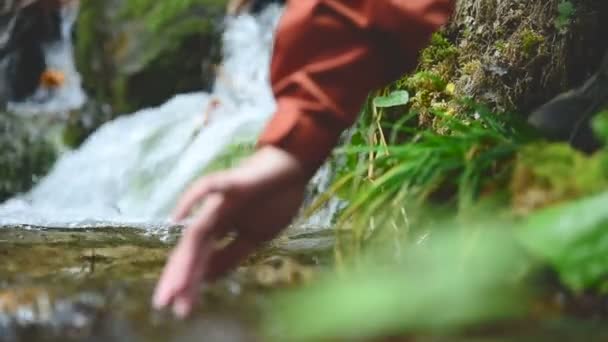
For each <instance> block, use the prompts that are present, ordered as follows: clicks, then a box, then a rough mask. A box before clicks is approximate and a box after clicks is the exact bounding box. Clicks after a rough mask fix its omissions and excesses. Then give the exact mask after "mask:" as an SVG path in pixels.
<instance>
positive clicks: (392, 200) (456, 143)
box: [313, 101, 533, 261]
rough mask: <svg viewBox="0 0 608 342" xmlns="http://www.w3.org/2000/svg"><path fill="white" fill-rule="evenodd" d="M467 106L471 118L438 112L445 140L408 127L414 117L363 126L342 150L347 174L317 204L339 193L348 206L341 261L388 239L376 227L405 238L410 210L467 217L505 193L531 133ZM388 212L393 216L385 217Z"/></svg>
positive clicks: (339, 221) (340, 226)
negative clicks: (487, 198)
mask: <svg viewBox="0 0 608 342" xmlns="http://www.w3.org/2000/svg"><path fill="white" fill-rule="evenodd" d="M463 106H466V107H467V108H468V111H469V119H466V120H463V119H459V118H456V117H452V116H449V115H445V114H444V113H441V112H438V111H434V112H433V115H435V116H437V117H439V118H440V119H441V121H442V123H443V125H444V129H443V130H442V132H443V133H442V134H440V133H438V132H437V131H435V130H433V129H430V128H427V129H422V130H421V129H419V128H417V127H412V126H409V125H407V124H406V123H407V121H408V120H410V119H411V118H413V117H415V113H410V115H405V116H404V117H403V119H402V120H400V121H398V122H396V123H393V124H390V125H388V124H386V123H384V124H378V125H375V126H374V125H372V126H367V127H366V126H365V125H363V126H362V127H360V132H359V133H358V135H357V134H355V136H354V138H353V141H351V144H350V145H347V146H345V147H343V148H342V149H341V150H340V151H339V153H341V154H343V155H345V156H346V159H347V160H348V161H347V163H346V165H345V170H343V172H342V173H341V174H340V176H339V177H338V179H337V181H336V182H335V185H334V186H333V187H332V188H331V189H330V191H329V192H328V194H327V195H326V196H325V197H324V198H322V199H321V200H320V202H323V200H325V199H327V198H329V197H331V196H333V195H336V194H337V195H340V196H342V197H344V198H346V199H347V200H348V201H349V205H348V207H347V208H346V209H345V210H344V211H343V212H342V214H341V215H340V216H339V218H338V219H337V229H339V230H347V231H350V232H352V233H353V236H352V239H350V241H349V242H348V243H347V245H342V246H341V245H338V248H337V251H338V257H339V261H340V260H341V259H342V257H343V255H342V254H343V253H342V251H347V252H345V253H347V254H354V255H358V254H359V251H360V250H361V248H363V247H364V246H365V245H366V244H368V243H370V242H371V241H373V240H374V239H375V238H376V237H378V236H385V235H386V232H383V231H382V230H381V229H376V227H393V230H394V232H393V233H394V234H397V235H399V234H401V233H402V230H403V229H406V228H404V227H407V226H408V224H409V223H408V221H409V220H410V217H409V215H408V214H407V212H410V210H411V209H412V208H420V207H422V206H423V205H428V204H433V205H436V206H438V207H443V208H449V209H450V210H455V211H466V209H467V208H470V207H471V206H472V205H473V203H475V202H476V200H477V199H479V198H480V196H482V194H484V193H488V194H490V193H492V194H494V193H499V192H500V189H507V188H508V186H507V185H508V182H509V176H510V170H511V168H512V166H513V161H514V160H515V156H516V153H517V151H518V149H519V148H520V147H521V146H522V145H523V144H525V143H526V142H528V141H530V139H531V137H532V136H533V135H532V134H530V132H529V130H527V129H524V128H523V127H524V126H523V125H522V124H521V123H520V122H519V121H518V120H517V119H515V118H514V117H513V116H508V115H495V114H493V113H491V112H490V111H489V110H487V109H485V108H484V107H482V106H479V105H475V104H473V103H472V102H470V101H465V103H463ZM364 114H367V115H372V116H373V115H377V114H375V113H364ZM365 120H366V119H365V118H364V119H362V121H363V122H366V121H365ZM368 120H369V119H368ZM376 120H377V119H376ZM372 121H373V120H372ZM370 127H371V128H370ZM366 128H367V130H368V131H369V130H370V129H371V130H372V131H375V132H381V133H376V136H383V137H384V139H378V138H377V137H376V138H371V139H370V138H369V137H370V136H372V137H373V134H370V133H366V131H365V130H366ZM361 129H363V132H361ZM387 133H388V134H387ZM365 136H367V137H368V139H365V138H362V137H365ZM387 136H388V137H387ZM315 207H316V206H313V210H314V208H315ZM387 210H389V211H390V212H392V213H395V214H394V215H392V216H391V215H388V216H387V215H380V213H386V212H387ZM387 220H389V221H392V222H388V224H387V222H386V221H387ZM342 241H344V240H342Z"/></svg>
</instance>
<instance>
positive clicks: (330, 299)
mask: <svg viewBox="0 0 608 342" xmlns="http://www.w3.org/2000/svg"><path fill="white" fill-rule="evenodd" d="M465 231H466V232H467V233H464V232H465ZM512 242H513V239H512V237H511V236H509V235H507V234H506V233H497V232H495V231H492V230H491V229H490V228H488V229H487V230H486V229H484V230H477V231H475V232H472V231H470V230H467V229H465V230H464V231H463V230H453V233H450V234H447V233H439V232H437V233H436V235H434V236H433V238H431V239H430V240H429V241H427V242H425V243H424V244H412V245H409V246H407V248H406V249H405V251H406V252H405V253H404V256H403V258H402V259H401V262H399V263H398V265H391V266H387V265H386V263H382V262H378V263H376V264H375V266H374V264H370V265H368V266H365V267H363V269H360V270H358V271H357V272H354V273H350V274H348V275H344V276H342V277H337V276H336V277H329V278H327V279H325V280H324V281H320V282H318V283H316V284H314V285H313V286H311V287H309V288H304V289H301V290H296V291H295V292H290V293H287V294H284V295H282V296H280V297H279V298H277V301H276V303H275V305H274V306H273V307H274V312H273V313H272V314H271V315H270V317H269V318H268V320H267V323H268V325H267V326H268V329H269V330H268V331H269V335H271V336H272V337H274V338H275V339H276V340H285V338H286V337H288V339H289V340H290V341H294V340H296V341H297V340H306V341H308V340H312V341H318V340H319V339H324V338H336V337H337V338H347V339H349V338H363V337H377V336H386V335H387V334H388V335H390V334H399V333H412V332H417V331H420V330H422V329H424V331H427V332H428V331H429V330H430V331H434V332H453V331H454V329H456V330H457V329H458V328H463V327H465V326H468V325H469V324H477V323H481V322H487V321H491V320H494V319H500V318H507V317H514V316H517V315H518V314H520V313H522V309H523V308H524V307H525V303H526V302H525V300H524V299H525V296H524V292H523V291H521V290H522V289H521V288H519V287H518V286H517V284H521V282H519V281H518V279H519V276H520V275H521V274H522V273H521V271H522V268H521V266H522V265H523V264H525V262H524V263H522V261H524V260H523V259H522V257H521V256H522V253H518V249H517V247H516V246H515V244H514V243H512ZM277 329H278V330H277ZM277 336H278V337H277Z"/></svg>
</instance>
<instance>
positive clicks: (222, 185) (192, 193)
mask: <svg viewBox="0 0 608 342" xmlns="http://www.w3.org/2000/svg"><path fill="white" fill-rule="evenodd" d="M229 188H230V182H229V178H228V176H227V175H226V174H225V173H221V174H216V175H211V176H207V177H204V178H201V179H200V180H198V181H197V182H195V183H194V184H193V185H192V186H191V187H190V188H189V189H188V190H187V191H186V192H185V193H184V195H183V196H182V197H181V198H180V200H179V201H178V203H177V206H176V207H175V210H174V211H173V215H172V216H173V220H174V221H181V220H183V219H184V218H186V217H187V216H188V214H189V213H190V212H191V211H192V208H193V207H194V206H195V205H196V204H197V203H198V202H200V201H201V200H202V199H203V198H205V197H206V196H208V195H209V194H211V193H214V192H224V191H227V190H228V189H229Z"/></svg>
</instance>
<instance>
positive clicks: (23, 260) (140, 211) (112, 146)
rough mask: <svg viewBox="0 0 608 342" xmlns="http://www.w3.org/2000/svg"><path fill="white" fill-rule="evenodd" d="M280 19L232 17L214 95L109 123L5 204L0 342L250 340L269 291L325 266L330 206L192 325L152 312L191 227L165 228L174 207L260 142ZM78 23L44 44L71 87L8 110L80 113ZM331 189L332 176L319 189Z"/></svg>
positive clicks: (209, 292) (188, 97)
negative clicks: (176, 246) (193, 185)
mask: <svg viewBox="0 0 608 342" xmlns="http://www.w3.org/2000/svg"><path fill="white" fill-rule="evenodd" d="M281 12H282V8H281V7H280V6H279V5H277V4H272V5H270V6H268V7H266V8H265V9H264V10H263V11H261V12H259V13H256V14H242V15H239V16H237V17H230V18H227V19H226V28H225V32H224V34H223V49H224V61H223V63H222V68H221V72H220V73H219V76H218V78H217V80H216V83H215V86H214V88H213V92H211V93H203V92H199V93H190V94H180V95H177V96H175V97H174V98H172V99H170V100H169V101H167V102H166V103H165V104H163V105H161V106H159V107H157V108H147V109H142V110H141V111H138V112H136V113H133V114H130V115H124V116H120V117H119V118H118V119H116V120H114V121H111V122H108V123H106V124H105V125H103V126H102V127H100V128H99V129H98V130H96V131H95V132H94V133H93V134H92V135H91V136H90V137H89V138H88V139H87V140H86V141H85V142H84V143H83V144H82V145H81V147H79V148H78V149H77V150H74V151H67V152H65V153H64V154H63V155H62V156H61V158H60V159H59V160H58V161H57V162H56V163H55V165H54V167H53V168H52V170H51V172H50V173H49V174H48V175H47V176H45V177H44V178H43V179H41V180H40V181H39V182H38V183H37V185H36V186H35V187H34V188H33V189H32V190H30V191H29V192H27V193H25V194H22V195H19V196H16V197H14V198H12V199H9V200H8V201H6V202H5V203H3V204H2V205H0V257H1V258H2V262H1V263H0V341H6V342H17V341H168V340H171V341H194V340H198V338H199V337H200V336H205V338H204V340H205V341H251V340H254V339H255V336H256V331H257V330H256V327H257V326H258V325H259V323H260V322H258V320H259V317H260V314H259V313H260V312H261V311H263V308H264V306H265V305H268V303H267V299H266V298H267V297H268V296H267V293H268V292H269V291H273V289H276V288H283V287H286V286H292V285H297V284H301V283H302V282H306V281H309V280H310V279H312V277H314V274H315V272H316V270H317V269H318V268H319V267H322V265H325V264H326V263H327V261H328V260H329V259H330V258H329V256H330V255H331V249H332V244H333V242H332V241H333V237H332V233H331V230H330V229H329V228H328V226H329V222H330V220H331V216H332V212H333V211H334V210H335V209H337V207H336V205H335V204H334V205H332V206H331V208H330V209H329V210H328V211H325V212H324V213H322V216H316V217H314V218H312V219H311V220H310V221H309V222H308V223H301V224H300V225H299V227H300V228H298V227H295V228H292V229H289V230H288V232H287V233H286V234H285V235H284V236H282V237H280V238H278V239H277V240H276V241H274V242H272V243H271V244H270V245H268V246H267V247H266V248H264V249H263V250H262V251H260V252H259V253H258V254H257V255H255V256H253V257H252V258H251V259H250V260H249V261H248V262H247V263H246V264H245V265H244V266H243V267H242V268H240V269H238V270H237V271H236V272H234V274H232V275H231V276H229V277H228V278H227V279H225V280H223V281H221V282H219V283H217V284H214V285H213V286H210V287H207V288H205V289H202V290H201V291H202V294H201V298H202V305H200V308H199V311H198V312H196V313H195V315H194V317H193V318H192V319H191V320H188V321H186V322H178V321H175V320H173V319H172V318H171V316H170V315H168V314H167V313H162V312H154V311H153V310H151V308H150V305H149V302H150V296H151V293H152V290H153V287H154V284H155V281H156V280H157V278H158V276H159V274H160V271H161V270H162V267H163V265H164V263H165V261H166V258H167V255H168V253H169V251H170V249H171V246H172V244H173V243H175V242H176V240H177V237H178V236H179V232H180V230H181V229H182V228H183V227H182V226H179V225H173V224H171V223H170V222H169V221H168V219H167V217H168V214H169V212H170V210H171V208H172V206H173V204H174V203H175V201H176V199H177V197H178V196H179V195H180V193H181V192H182V191H183V190H184V189H185V188H186V186H187V185H188V184H189V183H190V182H191V181H193V180H194V179H195V178H197V177H198V176H200V175H202V174H203V173H204V171H205V169H206V167H207V166H208V165H210V164H211V163H212V162H213V161H214V160H215V159H216V158H217V157H218V156H220V155H221V154H222V153H224V152H225V151H226V150H227V149H229V148H230V147H231V146H236V145H239V144H251V143H253V142H254V141H255V137H256V135H257V134H258V133H259V131H260V130H261V129H262V128H263V126H264V124H265V122H266V121H267V120H268V118H269V115H270V114H271V113H272V112H273V109H274V105H275V104H274V100H273V97H272V93H271V90H270V85H269V81H268V78H269V77H268V69H269V68H268V64H269V60H270V51H271V47H272V37H273V32H274V28H275V26H276V24H277V21H278V18H279V17H280V14H281ZM76 13H77V8H75V7H74V6H72V5H70V6H65V8H63V9H62V10H61V15H62V17H63V21H62V26H61V37H60V39H59V40H57V41H54V42H52V43H49V44H45V45H44V56H45V59H46V64H47V67H50V68H53V69H54V70H59V71H60V72H62V73H63V75H65V78H66V81H65V83H64V84H63V85H62V86H61V87H59V88H58V89H47V88H43V87H40V88H39V89H37V90H35V91H34V93H33V94H31V95H30V96H29V97H27V98H25V99H23V100H21V101H17V102H9V103H8V108H9V109H10V110H11V111H13V112H16V113H18V114H19V115H22V116H24V117H32V116H36V115H45V113H49V112H53V113H56V112H59V111H61V110H64V111H65V110H70V109H72V108H75V107H78V106H81V105H82V103H83V102H84V101H85V95H84V93H83V92H82V89H81V87H80V76H79V74H78V72H77V71H76V70H75V67H74V62H73V56H72V54H73V52H72V50H71V44H72V42H71V37H70V33H69V32H70V29H71V25H72V24H73V23H74V19H75V15H76ZM330 177H331V171H330V170H329V169H327V168H324V169H323V170H321V172H320V173H319V175H317V177H316V178H315V179H316V181H315V182H314V183H313V184H312V189H315V188H316V192H319V191H322V190H323V189H320V188H319V187H321V188H322V187H327V186H328V184H329V179H330ZM332 208H333V209H332ZM303 227H306V228H303Z"/></svg>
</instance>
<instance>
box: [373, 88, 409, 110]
mask: <svg viewBox="0 0 608 342" xmlns="http://www.w3.org/2000/svg"><path fill="white" fill-rule="evenodd" d="M409 101H410V94H409V93H408V92H407V91H405V90H397V91H394V92H392V93H390V94H388V95H386V96H378V97H376V98H375V99H374V107H376V108H389V107H397V106H404V105H406V104H407V103H408V102H409Z"/></svg>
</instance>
